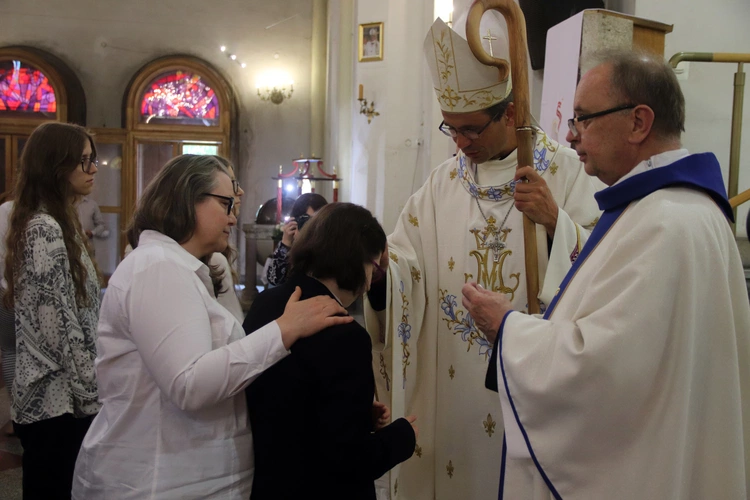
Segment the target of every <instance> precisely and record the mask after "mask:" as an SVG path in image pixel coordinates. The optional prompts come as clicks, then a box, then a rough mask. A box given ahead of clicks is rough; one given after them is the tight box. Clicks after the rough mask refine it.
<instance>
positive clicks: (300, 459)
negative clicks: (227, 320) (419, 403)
mask: <svg viewBox="0 0 750 500" xmlns="http://www.w3.org/2000/svg"><path fill="white" fill-rule="evenodd" d="M384 251H386V237H385V233H384V232H383V228H382V227H381V226H380V224H379V223H378V221H377V220H376V219H375V218H374V217H373V216H372V214H371V213H370V212H369V211H368V210H367V209H365V208H362V207H360V206H357V205H353V204H351V203H332V204H329V205H326V206H324V207H323V208H321V209H320V211H319V212H318V213H317V214H316V215H315V217H313V218H311V219H310V220H309V221H308V222H307V224H306V225H305V230H304V231H302V232H301V233H299V235H298V236H297V239H296V241H295V243H294V246H293V247H292V250H291V253H290V257H291V269H290V275H289V278H288V280H287V282H286V283H284V284H283V285H281V286H279V287H276V288H272V289H270V290H267V291H265V292H263V293H261V294H260V295H259V296H258V297H257V298H256V299H255V301H254V302H253V305H252V307H251V308H250V311H249V312H248V315H247V318H245V322H244V324H243V326H244V328H245V331H246V332H248V333H250V332H252V331H253V330H255V329H256V328H258V327H259V326H260V325H263V324H264V323H266V322H268V321H271V320H273V319H274V318H277V317H278V316H279V315H281V313H282V312H283V310H284V304H285V303H286V300H287V299H288V298H289V296H290V295H291V294H292V293H293V292H294V290H295V289H296V288H301V289H302V296H303V297H330V298H335V299H336V300H337V301H338V302H339V303H340V304H341V305H342V306H344V307H347V306H349V305H351V304H352V303H353V302H354V301H355V300H356V299H357V298H358V297H360V296H361V295H362V294H364V293H365V292H366V291H367V290H369V288H370V284H371V282H372V280H373V279H374V273H376V272H378V271H377V269H379V266H378V265H377V264H375V263H376V262H378V261H380V258H381V256H382V254H383V252H384ZM381 278H382V276H381ZM253 335H256V334H255V333H251V334H250V335H249V336H250V337H253ZM374 392H375V378H374V375H373V371H372V345H371V343H370V336H369V334H368V333H367V332H366V331H365V329H364V328H363V327H362V326H360V325H359V324H357V323H356V322H352V323H349V324H346V325H338V326H333V327H330V328H327V329H325V330H323V331H322V332H320V333H319V334H317V335H315V336H314V337H310V338H308V339H303V340H301V341H299V342H297V343H296V344H295V345H294V346H293V347H292V354H291V355H290V356H289V357H288V358H286V359H284V360H282V361H281V362H279V363H278V364H277V365H275V366H273V367H272V368H270V369H269V370H267V371H266V372H265V373H263V375H261V376H260V377H259V378H258V380H256V381H255V382H254V383H253V384H251V385H250V386H249V387H248V389H247V403H248V408H249V412H250V423H251V426H252V430H253V435H254V436H255V467H256V475H255V482H254V484H253V493H252V496H251V498H252V500H265V499H278V498H328V499H332V500H338V499H341V500H344V499H346V500H348V499H353V498H356V499H375V485H374V481H375V479H377V478H379V477H380V476H382V475H383V474H384V473H385V472H387V471H388V470H390V469H391V468H392V467H394V466H395V465H397V464H399V463H401V462H403V461H404V460H406V459H408V458H409V457H411V455H412V453H413V452H414V446H415V443H416V427H414V424H413V422H414V420H415V418H414V417H407V418H400V419H398V420H396V421H395V422H393V423H392V424H390V425H386V424H387V420H388V417H389V414H388V413H389V412H388V410H387V408H384V407H383V406H382V405H374V404H373V398H374ZM384 413H385V414H384ZM290 477H291V478H292V479H291V480H290Z"/></svg>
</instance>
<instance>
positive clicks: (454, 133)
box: [438, 110, 505, 141]
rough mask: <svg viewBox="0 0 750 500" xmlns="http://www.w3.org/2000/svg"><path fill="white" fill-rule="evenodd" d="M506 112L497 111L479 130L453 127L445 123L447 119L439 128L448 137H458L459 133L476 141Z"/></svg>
mask: <svg viewBox="0 0 750 500" xmlns="http://www.w3.org/2000/svg"><path fill="white" fill-rule="evenodd" d="M503 113H505V110H502V111H500V112H499V113H496V114H495V116H493V117H492V118H490V121H488V122H487V123H486V124H485V126H484V127H482V128H480V129H479V130H460V129H457V128H453V127H451V126H450V125H446V124H445V120H443V121H442V122H440V126H439V127H438V130H439V131H441V132H442V133H444V134H445V135H447V136H448V137H452V138H454V139H455V138H456V137H458V134H461V135H462V136H464V137H466V138H467V139H469V140H470V141H476V140H477V139H479V136H480V135H482V132H484V131H485V130H487V127H489V126H490V124H491V123H492V122H494V121H495V120H496V119H497V117H498V116H500V115H501V114H503Z"/></svg>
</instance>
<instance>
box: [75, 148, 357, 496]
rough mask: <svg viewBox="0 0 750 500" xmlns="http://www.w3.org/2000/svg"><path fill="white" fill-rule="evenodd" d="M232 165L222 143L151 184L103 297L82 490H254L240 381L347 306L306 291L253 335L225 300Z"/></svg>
mask: <svg viewBox="0 0 750 500" xmlns="http://www.w3.org/2000/svg"><path fill="white" fill-rule="evenodd" d="M235 203H236V202H235V194H234V190H233V188H232V178H231V177H230V175H229V172H228V170H227V168H226V167H225V166H224V164H223V163H222V162H220V161H218V160H217V159H216V158H215V157H213V156H200V155H182V156H178V157H176V158H174V159H172V160H170V161H169V162H168V163H167V164H166V165H165V166H164V167H163V168H162V169H161V171H160V172H159V173H158V174H157V175H156V177H154V179H153V180H152V181H151V183H150V184H149V185H148V187H147V188H146V189H145V191H144V192H143V194H142V195H141V198H140V200H139V202H138V207H137V209H136V211H135V214H134V215H133V219H132V221H131V225H130V228H129V230H128V233H129V234H128V239H129V240H130V241H132V242H136V243H137V245H135V249H134V250H133V251H132V252H131V253H130V254H129V255H128V256H127V257H126V258H125V259H124V260H123V261H122V262H121V263H120V265H119V266H118V267H117V269H116V270H115V272H114V274H113V275H112V277H111V278H110V280H109V285H108V287H107V292H106V294H105V295H104V300H103V302H102V310H101V319H100V321H99V331H98V339H97V347H98V351H99V356H98V357H97V377H98V382H99V395H100V398H101V401H102V405H103V406H102V409H101V411H100V413H99V415H98V416H97V418H96V419H94V422H93V424H92V425H91V429H90V430H89V432H88V434H87V435H86V438H85V439H84V442H83V445H82V447H81V452H80V454H79V456H78V461H77V463H76V471H75V478H74V483H73V498H77V499H81V500H84V499H85V500H96V499H110V498H116V499H118V500H129V499H132V500H136V499H138V500H140V499H143V498H158V499H160V500H164V499H175V500H177V499H184V498H226V499H246V498H248V496H249V494H250V488H251V485H252V478H253V460H252V435H251V433H250V428H249V424H248V419H247V407H246V403H245V392H244V389H245V387H246V386H247V385H248V384H250V383H251V382H252V381H253V380H254V379H255V378H256V377H257V376H258V375H259V374H261V373H262V372H263V371H264V370H265V369H267V368H268V367H270V366H272V365H273V364H274V363H276V362H278V361H279V360H281V359H283V358H284V357H286V356H287V355H288V349H289V348H290V346H291V345H292V344H294V343H295V341H297V339H299V338H302V337H305V336H308V335H312V334H313V333H316V332H317V331H319V330H322V329H323V328H326V327H329V326H333V325H337V324H343V323H347V322H349V321H351V318H348V317H344V316H341V315H344V314H345V312H346V311H345V309H344V308H343V307H341V306H340V305H339V304H337V303H336V301H335V300H333V299H331V298H328V297H316V298H314V299H311V300H305V301H301V302H300V301H299V295H300V294H299V292H297V293H295V294H293V296H292V297H291V298H290V300H289V302H288V303H286V304H285V309H284V313H283V314H282V315H280V317H278V319H276V321H273V322H269V323H268V324H266V325H259V328H258V331H257V332H255V333H254V334H253V335H251V336H249V337H246V336H245V334H244V332H243V330H242V326H241V325H240V323H239V321H238V320H237V319H236V318H235V317H234V316H233V315H232V314H231V313H230V312H229V311H227V309H225V308H224V307H222V306H221V305H220V304H219V303H218V302H217V301H216V294H217V292H218V291H219V290H220V289H221V286H222V276H221V273H222V270H221V269H216V268H214V267H212V266H208V265H207V262H208V259H209V258H210V257H211V256H212V255H213V254H214V253H216V252H222V251H223V250H224V249H225V248H226V247H227V243H228V240H229V233H230V230H231V228H232V226H234V224H235V223H236V222H237V219H236V217H235V214H234V210H233V209H234V206H235Z"/></svg>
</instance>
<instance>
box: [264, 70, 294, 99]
mask: <svg viewBox="0 0 750 500" xmlns="http://www.w3.org/2000/svg"><path fill="white" fill-rule="evenodd" d="M255 87H256V89H257V90H258V97H260V99H261V100H262V101H271V102H272V103H274V104H281V103H282V102H284V99H289V98H291V97H292V93H293V92H294V82H293V81H292V79H291V78H290V77H289V75H288V74H287V73H285V72H283V71H268V72H266V73H264V74H263V75H261V76H260V77H259V78H258V80H257V81H256V83H255Z"/></svg>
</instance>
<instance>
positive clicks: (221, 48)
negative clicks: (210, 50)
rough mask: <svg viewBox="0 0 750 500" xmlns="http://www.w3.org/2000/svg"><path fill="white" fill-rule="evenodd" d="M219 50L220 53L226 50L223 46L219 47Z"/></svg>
mask: <svg viewBox="0 0 750 500" xmlns="http://www.w3.org/2000/svg"><path fill="white" fill-rule="evenodd" d="M219 50H221V51H222V52H226V50H227V48H226V47H225V46H224V45H222V46H221V47H219Z"/></svg>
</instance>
